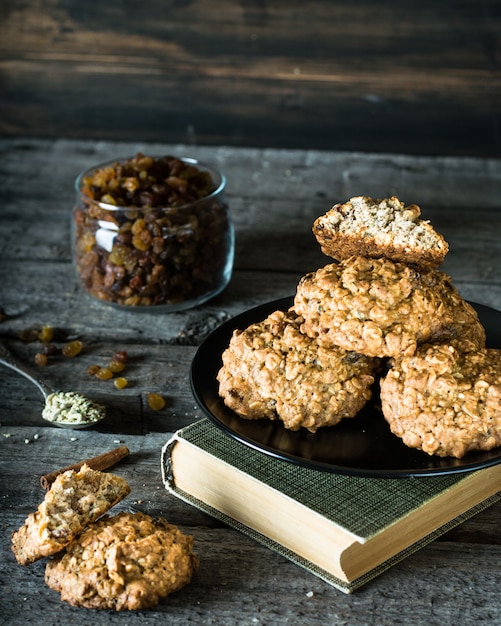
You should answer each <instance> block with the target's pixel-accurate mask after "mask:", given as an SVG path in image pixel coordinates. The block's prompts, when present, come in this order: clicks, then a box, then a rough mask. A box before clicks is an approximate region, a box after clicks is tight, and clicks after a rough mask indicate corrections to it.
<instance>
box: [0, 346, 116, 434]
mask: <svg viewBox="0 0 501 626" xmlns="http://www.w3.org/2000/svg"><path fill="white" fill-rule="evenodd" d="M0 363H1V364H2V365H5V366H6V367H10V368H11V369H13V370H14V371H16V372H17V373H18V374H22V375H23V376H25V377H26V378H27V379H28V380H30V381H31V382H32V383H34V384H35V385H36V386H37V387H38V388H39V389H40V391H41V392H42V394H43V396H44V399H45V406H44V408H43V411H42V417H43V419H45V420H47V421H48V422H50V423H51V424H53V425H54V426H58V427H59V428H76V429H78V428H88V427H89V426H93V425H94V424H97V422H100V421H101V420H102V419H104V417H105V415H106V410H105V408H104V407H103V406H102V405H100V404H97V403H96V402H93V401H92V400H89V398H86V397H85V396H82V395H81V394H79V393H76V392H74V391H54V390H53V389H52V388H51V387H50V386H49V385H48V384H47V383H46V382H45V381H43V380H41V379H40V378H39V377H38V376H37V375H36V374H35V373H34V372H33V371H32V370H31V369H30V368H29V367H27V366H26V365H24V363H21V362H20V361H18V360H17V359H16V358H15V357H14V355H13V354H12V353H11V352H9V350H8V349H7V348H6V346H4V345H3V344H2V343H0Z"/></svg>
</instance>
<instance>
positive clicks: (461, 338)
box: [423, 270, 486, 352]
mask: <svg viewBox="0 0 501 626" xmlns="http://www.w3.org/2000/svg"><path fill="white" fill-rule="evenodd" d="M423 281H424V282H425V283H426V284H427V285H428V286H429V287H430V288H431V289H434V290H435V291H436V292H437V293H438V294H439V296H440V298H441V300H442V302H443V304H444V306H445V307H446V309H447V310H448V311H449V317H450V318H451V321H450V322H448V323H446V324H444V325H443V326H441V327H440V328H438V329H437V330H436V332H435V334H434V335H433V337H432V338H431V340H430V341H432V342H433V343H447V344H450V345H452V346H454V347H455V348H456V349H457V350H459V351H460V352H472V351H476V350H481V349H482V348H485V344H486V334H485V328H484V327H483V325H482V323H481V322H480V319H479V317H478V313H477V312H476V311H475V309H474V308H473V307H472V306H471V304H470V303H469V302H466V300H464V299H463V298H462V297H461V295H460V293H459V292H458V290H457V289H456V287H455V286H454V285H453V284H452V281H451V279H450V277H449V276H448V275H447V274H444V273H443V272H440V271H436V270H435V271H431V272H427V273H426V274H424V275H423Z"/></svg>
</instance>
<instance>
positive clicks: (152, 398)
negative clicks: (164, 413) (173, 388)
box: [146, 393, 165, 411]
mask: <svg viewBox="0 0 501 626" xmlns="http://www.w3.org/2000/svg"><path fill="white" fill-rule="evenodd" d="M146 400H147V402H148V406H149V407H150V409H152V410H153V411H161V410H162V409H163V408H164V407H165V400H164V398H163V397H162V396H161V395H160V394H159V393H149V394H148V396H147V397H146Z"/></svg>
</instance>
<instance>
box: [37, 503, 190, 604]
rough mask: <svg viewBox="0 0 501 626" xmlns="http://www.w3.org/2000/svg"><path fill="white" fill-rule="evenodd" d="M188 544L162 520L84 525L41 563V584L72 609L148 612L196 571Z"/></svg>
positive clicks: (122, 516)
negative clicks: (43, 566) (62, 548)
mask: <svg viewBox="0 0 501 626" xmlns="http://www.w3.org/2000/svg"><path fill="white" fill-rule="evenodd" d="M192 548H193V539H192V537H191V536H189V535H185V534H183V533H182V532H181V531H180V530H179V528H177V527H176V526H174V525H172V524H169V523H168V522H167V521H166V520H165V519H163V518H156V519H155V518H152V517H150V516H149V515H145V514H144V513H126V512H122V513H119V514H118V515H116V516H115V517H105V518H102V519H100V520H98V521H97V522H94V523H93V524H90V525H89V526H88V527H87V529H86V530H85V532H84V533H83V534H82V535H80V536H79V537H78V538H77V539H75V540H74V541H73V542H72V543H71V544H70V545H69V546H68V547H67V549H66V551H65V552H64V553H63V554H62V555H59V556H57V557H55V558H53V559H52V560H51V561H49V562H48V563H47V566H46V570H45V582H46V583H47V585H48V586H49V587H51V588H52V589H54V590H55V591H58V592H59V593H60V594H61V599H62V600H64V601H65V602H68V603H69V604H71V605H73V606H80V607H84V608H91V609H114V610H116V611H123V610H139V609H149V608H152V607H154V606H156V605H157V604H158V602H159V601H160V600H161V599H163V598H165V597H167V596H168V595H169V594H171V593H173V592H175V591H178V590H179V589H181V588H182V587H184V586H185V585H187V584H188V583H189V582H190V581H191V578H192V576H193V574H194V573H195V572H196V570H197V568H198V558H197V556H196V555H195V554H194V553H193V549H192Z"/></svg>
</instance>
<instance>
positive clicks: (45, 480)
mask: <svg viewBox="0 0 501 626" xmlns="http://www.w3.org/2000/svg"><path fill="white" fill-rule="evenodd" d="M128 455H129V448H127V446H120V447H119V448H115V449H114V450H110V451H109V452H104V453H103V454H99V455H98V456H94V457H92V458H91V459H86V460H84V461H79V462H78V463H74V464H73V465H68V467H63V468H62V469H58V470H55V471H54V472H50V474H45V475H44V476H41V477H40V484H41V486H42V487H43V488H44V489H49V488H50V486H51V485H52V483H53V482H54V481H55V480H56V478H57V477H58V476H59V474H62V473H63V472H67V471H68V470H75V471H78V470H79V469H80V468H81V467H82V466H83V465H85V464H87V465H88V466H89V467H90V468H91V469H93V470H105V469H108V468H109V467H112V466H113V465H115V464H116V463H118V462H119V461H121V460H122V459H124V458H125V457H126V456H128Z"/></svg>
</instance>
